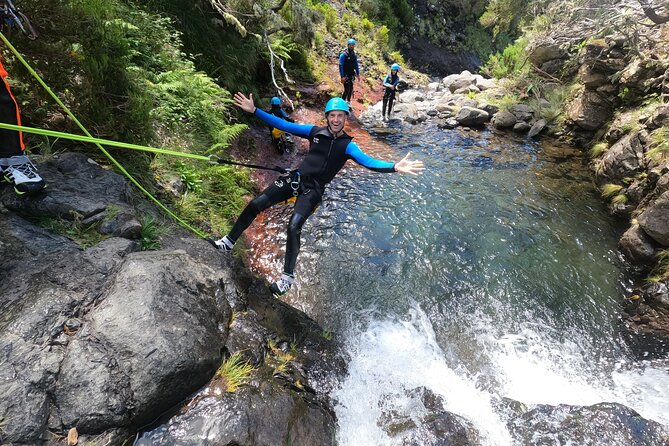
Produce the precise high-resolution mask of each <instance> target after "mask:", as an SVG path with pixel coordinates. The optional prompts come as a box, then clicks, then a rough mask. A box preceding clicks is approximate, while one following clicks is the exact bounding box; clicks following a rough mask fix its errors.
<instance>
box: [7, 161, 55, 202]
mask: <svg viewBox="0 0 669 446" xmlns="http://www.w3.org/2000/svg"><path fill="white" fill-rule="evenodd" d="M0 170H2V176H3V178H4V180H5V181H7V182H9V183H12V185H13V186H14V191H15V192H16V193H17V194H19V195H23V194H31V193H35V192H39V191H41V190H42V189H44V188H45V187H46V183H45V182H44V180H43V179H42V177H41V176H39V173H37V169H36V168H35V166H34V165H33V163H32V162H30V159H29V158H28V156H26V155H16V156H12V157H9V158H0Z"/></svg>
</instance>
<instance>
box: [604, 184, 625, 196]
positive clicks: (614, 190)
mask: <svg viewBox="0 0 669 446" xmlns="http://www.w3.org/2000/svg"><path fill="white" fill-rule="evenodd" d="M622 189H623V187H622V186H621V185H619V184H610V183H609V184H605V185H604V186H602V198H612V197H614V196H615V195H618V192H620V191H621V190H622Z"/></svg>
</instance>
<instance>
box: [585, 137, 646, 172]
mask: <svg viewBox="0 0 669 446" xmlns="http://www.w3.org/2000/svg"><path fill="white" fill-rule="evenodd" d="M647 139H648V134H647V133H646V132H645V131H636V132H632V133H629V134H627V135H625V136H623V137H622V138H621V139H620V140H619V141H618V142H616V143H615V144H614V145H612V146H611V147H610V148H609V150H607V151H606V152H605V153H604V155H602V157H601V158H599V159H598V160H597V169H595V170H596V172H595V181H596V182H597V184H599V185H602V184H605V183H621V182H622V181H623V179H625V178H628V177H634V176H636V174H637V173H639V172H641V171H643V170H644V169H645V167H646V165H647V161H646V156H645V146H646V143H647Z"/></svg>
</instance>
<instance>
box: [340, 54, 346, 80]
mask: <svg viewBox="0 0 669 446" xmlns="http://www.w3.org/2000/svg"><path fill="white" fill-rule="evenodd" d="M345 60H346V56H344V53H341V54H340V55H339V77H344V61H345Z"/></svg>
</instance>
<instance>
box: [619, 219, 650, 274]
mask: <svg viewBox="0 0 669 446" xmlns="http://www.w3.org/2000/svg"><path fill="white" fill-rule="evenodd" d="M618 245H619V247H620V250H621V251H622V252H623V254H625V256H627V258H629V259H630V260H631V261H632V262H634V263H635V264H636V263H639V264H646V265H649V264H653V263H654V262H655V253H656V247H657V245H656V243H655V241H654V240H653V239H652V238H650V237H649V236H648V234H646V233H645V232H644V230H643V229H641V227H640V226H639V225H632V226H631V227H630V228H629V229H628V230H627V231H625V233H624V234H623V236H622V237H621V238H620V242H619V243H618Z"/></svg>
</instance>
